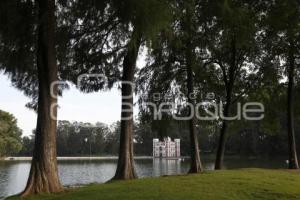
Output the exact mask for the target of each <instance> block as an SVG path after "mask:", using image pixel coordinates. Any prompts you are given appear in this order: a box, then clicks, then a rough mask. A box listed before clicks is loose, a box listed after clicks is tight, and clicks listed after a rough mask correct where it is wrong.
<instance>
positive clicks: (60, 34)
mask: <svg viewBox="0 0 300 200" xmlns="http://www.w3.org/2000/svg"><path fill="white" fill-rule="evenodd" d="M0 24H1V26H0V70H1V72H3V73H4V74H5V75H7V76H8V77H9V78H10V79H11V82H12V84H13V86H15V87H16V88H18V89H19V90H20V91H22V92H23V93H24V94H25V95H26V96H28V97H30V98H31V100H32V101H31V102H29V103H28V104H27V105H26V106H27V107H28V108H30V109H34V110H35V111H36V112H37V123H36V129H35V134H34V136H33V137H32V138H27V137H25V138H23V144H24V148H23V150H21V154H24V155H25V154H27V155H29V154H30V153H29V152H31V150H32V152H33V153H32V154H31V155H32V156H33V159H32V165H31V171H30V175H29V178H28V183H27V186H26V188H25V190H24V192H23V193H22V194H21V196H23V197H26V196H29V195H32V194H39V193H56V192H61V191H64V188H63V187H62V185H61V183H60V180H59V175H58V169H57V155H88V154H95V155H111V154H117V155H118V164H117V170H116V173H115V176H114V177H113V179H114V180H120V179H121V180H130V179H135V178H137V174H136V170H135V163H134V155H135V154H137V155H149V154H150V152H149V149H152V147H151V144H152V138H153V137H158V138H163V137H165V136H170V137H178V138H180V139H182V144H183V153H184V155H188V156H189V157H190V161H189V162H190V170H189V173H201V172H203V165H202V161H201V155H200V152H202V153H214V154H215V156H216V159H215V169H216V170H220V169H222V168H223V161H224V158H225V156H226V155H227V154H245V155H257V156H261V155H274V154H281V155H284V156H285V157H286V159H288V160H289V162H288V163H289V168H290V169H298V168H299V164H298V155H297V151H298V152H299V149H297V148H299V141H300V140H299V130H300V127H299V122H300V118H299V117H300V108H299V104H297V103H296V102H297V101H298V100H299V97H300V92H299V91H300V85H299V64H300V2H299V1H298V0H273V1H265V0H102V1H94V0H91V1H86V0H72V1H66V0H57V1H54V0H22V1H20V0H1V2H0ZM142 51H146V52H147V55H146V56H145V60H146V65H145V66H144V67H142V68H137V66H136V63H137V60H138V58H139V57H140V56H141V52H142ZM70 85H75V86H76V87H77V89H78V90H80V91H81V92H83V93H92V92H101V91H107V90H110V89H111V88H112V87H114V86H116V85H117V86H118V87H119V88H120V90H121V96H120V102H122V107H121V108H122V111H121V113H120V117H121V119H120V122H118V123H116V124H114V125H112V126H107V125H104V124H101V123H98V124H96V125H92V127H91V126H90V125H91V124H86V123H80V122H78V123H75V124H74V123H70V122H67V121H62V122H58V121H57V112H58V107H59V101H58V99H59V98H58V97H59V96H63V92H64V91H65V90H67V89H68V88H69V86H70ZM133 85H135V87H133ZM134 93H135V94H136V95H137V97H138V102H134V98H133V94H134ZM207 94H214V95H209V97H210V98H207ZM87 103H88V102H87ZM134 104H137V105H138V106H139V113H133V112H134V109H133V107H134ZM108 106H109V105H108ZM245 110H246V111H248V113H250V114H249V115H248V113H246V114H245ZM98 114H99V115H104V114H105V113H101V111H99V113H98ZM134 116H138V119H137V120H134ZM201 116H202V117H201ZM203 116H204V117H203ZM78 124H79V125H78ZM81 125H83V126H81ZM1 137H2V136H1ZM297 144H298V147H297ZM32 146H33V147H32ZM66 147H68V149H66ZM71 148H72V149H71Z"/></svg>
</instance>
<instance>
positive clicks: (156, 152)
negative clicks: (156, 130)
mask: <svg viewBox="0 0 300 200" xmlns="http://www.w3.org/2000/svg"><path fill="white" fill-rule="evenodd" d="M153 157H154V158H158V157H160V145H159V139H157V138H154V139H153Z"/></svg>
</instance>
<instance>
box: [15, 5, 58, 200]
mask: <svg viewBox="0 0 300 200" xmlns="http://www.w3.org/2000/svg"><path fill="white" fill-rule="evenodd" d="M36 5H37V6H38V11H39V12H38V13H39V14H38V39H37V40H38V41H37V69H38V82H39V94H38V95H39V98H38V116H37V127H36V135H35V146H34V152H33V159H32V163H31V170H30V174H29V178H28V182H27V185H26V188H25V190H24V191H23V193H21V196H22V197H27V196H30V195H33V194H40V193H57V192H62V191H63V187H62V185H61V183H60V181H59V177H58V169H57V159H56V128H57V121H56V119H54V118H52V117H51V114H52V116H53V117H55V118H56V116H57V108H56V104H57V99H56V98H53V97H52V96H51V93H50V88H51V84H52V83H53V82H54V81H57V80H58V75H57V73H58V68H57V63H56V52H55V44H54V32H55V31H54V29H55V15H54V12H55V1H53V0H36ZM53 93H54V95H56V94H57V87H55V88H54V91H53ZM51 110H52V111H51Z"/></svg>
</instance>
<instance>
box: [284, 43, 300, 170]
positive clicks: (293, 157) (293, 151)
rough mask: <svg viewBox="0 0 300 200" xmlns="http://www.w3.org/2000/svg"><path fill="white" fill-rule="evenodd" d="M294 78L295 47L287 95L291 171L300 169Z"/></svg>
mask: <svg viewBox="0 0 300 200" xmlns="http://www.w3.org/2000/svg"><path fill="white" fill-rule="evenodd" d="M294 78H295V57H294V53H293V47H291V49H290V52H289V68H288V95H287V126H288V142H289V169H299V164H298V157H297V148H296V139H295V129H294V85H295V83H294Z"/></svg>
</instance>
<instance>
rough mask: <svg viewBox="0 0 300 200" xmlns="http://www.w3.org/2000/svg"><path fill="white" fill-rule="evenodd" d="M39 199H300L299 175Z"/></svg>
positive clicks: (150, 181) (128, 186) (171, 182)
mask: <svg viewBox="0 0 300 200" xmlns="http://www.w3.org/2000/svg"><path fill="white" fill-rule="evenodd" d="M31 199H33V200H34V199H42V200H50V199H56V200H85V199H89V200H102V199H103V200H119V199H122V200H150V199H151V200H154V199H162V200H185V199H188V200H220V199H228V200H244V199H249V200H250V199H251V200H253V199H269V200H274V199H278V200H279V199H280V200H285V199H286V200H292V199H300V172H291V171H283V170H282V171H279V170H262V169H245V170H228V171H218V172H208V173H204V174H201V175H188V176H174V177H162V178H147V179H139V180H134V181H127V182H125V181H121V182H112V183H108V184H103V185H90V186H86V187H83V188H79V189H76V190H72V191H68V192H65V193H63V194H57V195H45V196H38V197H32V198H31Z"/></svg>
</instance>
